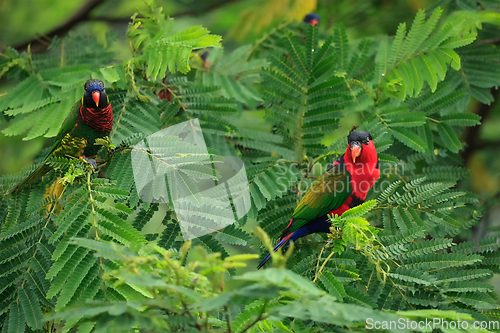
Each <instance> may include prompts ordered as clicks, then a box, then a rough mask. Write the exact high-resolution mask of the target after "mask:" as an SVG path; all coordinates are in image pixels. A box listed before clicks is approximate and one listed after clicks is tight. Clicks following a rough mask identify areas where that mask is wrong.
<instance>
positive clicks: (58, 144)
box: [11, 100, 82, 193]
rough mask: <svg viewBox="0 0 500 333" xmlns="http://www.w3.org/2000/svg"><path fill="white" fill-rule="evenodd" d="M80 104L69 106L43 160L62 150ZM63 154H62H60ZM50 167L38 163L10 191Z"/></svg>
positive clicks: (73, 125)
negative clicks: (69, 109) (36, 166)
mask: <svg viewBox="0 0 500 333" xmlns="http://www.w3.org/2000/svg"><path fill="white" fill-rule="evenodd" d="M81 105H82V101H81V100H80V101H78V102H76V103H75V105H73V107H72V108H71V111H70V112H69V114H68V116H67V117H66V120H65V121H64V122H63V124H62V126H61V129H60V130H59V133H58V134H57V136H56V138H55V140H54V143H53V144H52V147H51V148H50V151H49V152H48V154H47V155H46V156H45V159H44V162H45V161H47V159H48V158H49V157H50V156H52V155H54V154H55V152H56V151H58V149H59V150H64V149H62V148H64V147H62V145H63V139H64V137H65V136H66V135H67V134H68V133H69V132H70V131H71V130H72V129H73V128H74V127H75V124H76V120H77V117H78V110H79V109H80V106H81ZM61 155H64V154H61ZM50 169H51V168H50V167H49V166H48V165H47V164H45V163H43V164H42V165H40V166H39V167H38V168H37V169H36V170H34V171H33V172H32V173H31V174H30V175H29V176H28V177H26V178H25V179H24V180H23V181H21V182H20V183H19V184H17V185H16V187H15V188H14V189H12V190H11V193H19V192H20V191H21V190H22V189H23V188H24V187H25V186H26V185H28V184H31V183H33V182H34V181H36V180H37V179H39V178H40V177H42V176H43V175H45V174H46V173H47V172H48V171H49V170H50Z"/></svg>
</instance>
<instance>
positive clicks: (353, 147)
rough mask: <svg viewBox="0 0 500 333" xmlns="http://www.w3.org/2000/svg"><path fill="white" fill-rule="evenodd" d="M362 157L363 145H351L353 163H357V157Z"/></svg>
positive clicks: (354, 143)
mask: <svg viewBox="0 0 500 333" xmlns="http://www.w3.org/2000/svg"><path fill="white" fill-rule="evenodd" d="M359 155H361V145H360V144H359V143H357V142H353V143H351V156H352V163H356V157H359Z"/></svg>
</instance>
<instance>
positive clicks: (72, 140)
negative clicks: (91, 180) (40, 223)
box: [11, 79, 113, 193]
mask: <svg viewBox="0 0 500 333" xmlns="http://www.w3.org/2000/svg"><path fill="white" fill-rule="evenodd" d="M84 89H85V91H84V93H83V97H82V99H81V100H79V101H78V102H76V103H75V105H74V106H73V107H72V108H71V111H70V113H69V114H68V116H67V118H66V120H65V121H64V123H63V124H62V126H61V129H60V131H59V133H58V135H57V136H56V138H55V140H54V143H53V144H52V147H51V149H50V151H49V153H48V154H47V156H46V157H45V159H44V163H43V164H42V165H40V166H39V167H38V168H37V169H36V170H34V171H33V172H32V173H31V174H30V175H29V176H28V177H26V178H25V179H24V180H23V181H21V182H20V183H19V184H18V185H17V186H16V187H15V188H14V189H13V190H12V191H11V193H18V192H20V191H21V190H22V189H23V188H24V187H25V186H27V185H29V184H31V183H33V182H34V181H36V180H37V179H39V178H41V177H42V176H43V175H45V174H46V173H47V172H49V171H50V169H51V168H50V167H49V166H48V165H47V164H46V163H45V162H46V161H47V160H48V159H49V158H50V157H52V156H62V157H75V158H79V157H82V158H83V159H85V160H86V161H87V162H88V163H89V164H91V165H92V166H93V167H94V169H95V168H96V167H97V164H96V161H95V159H94V158H95V156H96V155H97V153H98V151H99V149H100V148H101V146H97V145H94V143H95V140H96V139H97V138H104V137H106V136H108V135H109V133H110V132H111V129H112V127H113V110H112V109H111V104H110V103H109V98H108V95H107V94H106V90H105V89H104V83H103V82H102V81H101V80H97V79H91V80H88V81H87V82H85V85H84Z"/></svg>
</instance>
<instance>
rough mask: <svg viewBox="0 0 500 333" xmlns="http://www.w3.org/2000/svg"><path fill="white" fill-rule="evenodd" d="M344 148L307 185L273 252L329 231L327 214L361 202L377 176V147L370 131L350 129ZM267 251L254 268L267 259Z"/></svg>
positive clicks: (347, 208) (345, 209)
mask: <svg viewBox="0 0 500 333" xmlns="http://www.w3.org/2000/svg"><path fill="white" fill-rule="evenodd" d="M347 142H348V144H347V150H346V152H345V153H344V154H343V155H341V156H340V157H339V158H338V159H337V160H336V161H335V162H333V164H332V165H330V166H329V167H328V168H327V170H326V171H325V172H324V173H323V175H321V176H320V177H319V178H318V179H317V180H316V181H315V182H314V183H313V184H312V185H311V187H310V188H309V190H308V191H307V192H306V194H304V196H303V197H302V199H301V200H300V202H299V204H298V206H297V207H296V208H295V211H294V212H293V216H292V220H291V221H290V223H289V224H288V226H287V227H286V229H285V230H284V231H283V232H282V233H281V236H280V238H279V242H278V244H276V246H275V247H274V252H276V251H278V249H280V248H282V247H284V246H287V245H288V243H289V242H290V241H296V240H297V239H299V238H301V237H304V236H306V235H309V234H312V233H318V232H330V227H331V222H330V220H329V218H328V215H329V214H330V215H339V216H340V215H342V214H343V213H344V212H345V211H347V210H349V209H350V208H353V207H355V206H358V205H360V204H362V203H363V202H364V200H365V199H366V195H367V193H368V191H369V190H370V189H371V188H372V186H373V184H375V182H376V181H377V179H378V178H379V176H380V169H379V163H378V157H377V151H376V150H375V145H374V144H373V140H372V137H371V135H370V133H368V132H365V131H354V132H351V133H350V134H349V136H348V137H347ZM270 257H271V254H268V255H267V256H266V257H265V258H264V260H262V262H261V263H260V264H259V266H258V267H257V268H261V267H262V266H264V264H265V263H266V262H267V261H268V260H269V258H270Z"/></svg>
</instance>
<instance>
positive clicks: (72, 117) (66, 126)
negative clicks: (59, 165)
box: [45, 100, 82, 159]
mask: <svg viewBox="0 0 500 333" xmlns="http://www.w3.org/2000/svg"><path fill="white" fill-rule="evenodd" d="M81 106H82V100H79V101H78V102H76V103H75V105H73V107H72V108H71V111H70V112H69V114H68V116H67V117H66V120H64V122H63V124H62V125H61V129H60V130H59V133H58V134H57V136H56V138H55V139H54V143H53V144H52V147H51V148H50V150H49V153H48V154H47V156H46V157H45V159H47V158H49V157H50V156H51V155H52V154H53V153H54V151H56V150H57V149H58V148H60V147H61V144H62V142H63V138H64V137H65V136H66V134H68V133H69V132H70V131H71V130H72V129H73V128H75V124H76V121H77V118H78V110H80V107H81Z"/></svg>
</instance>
